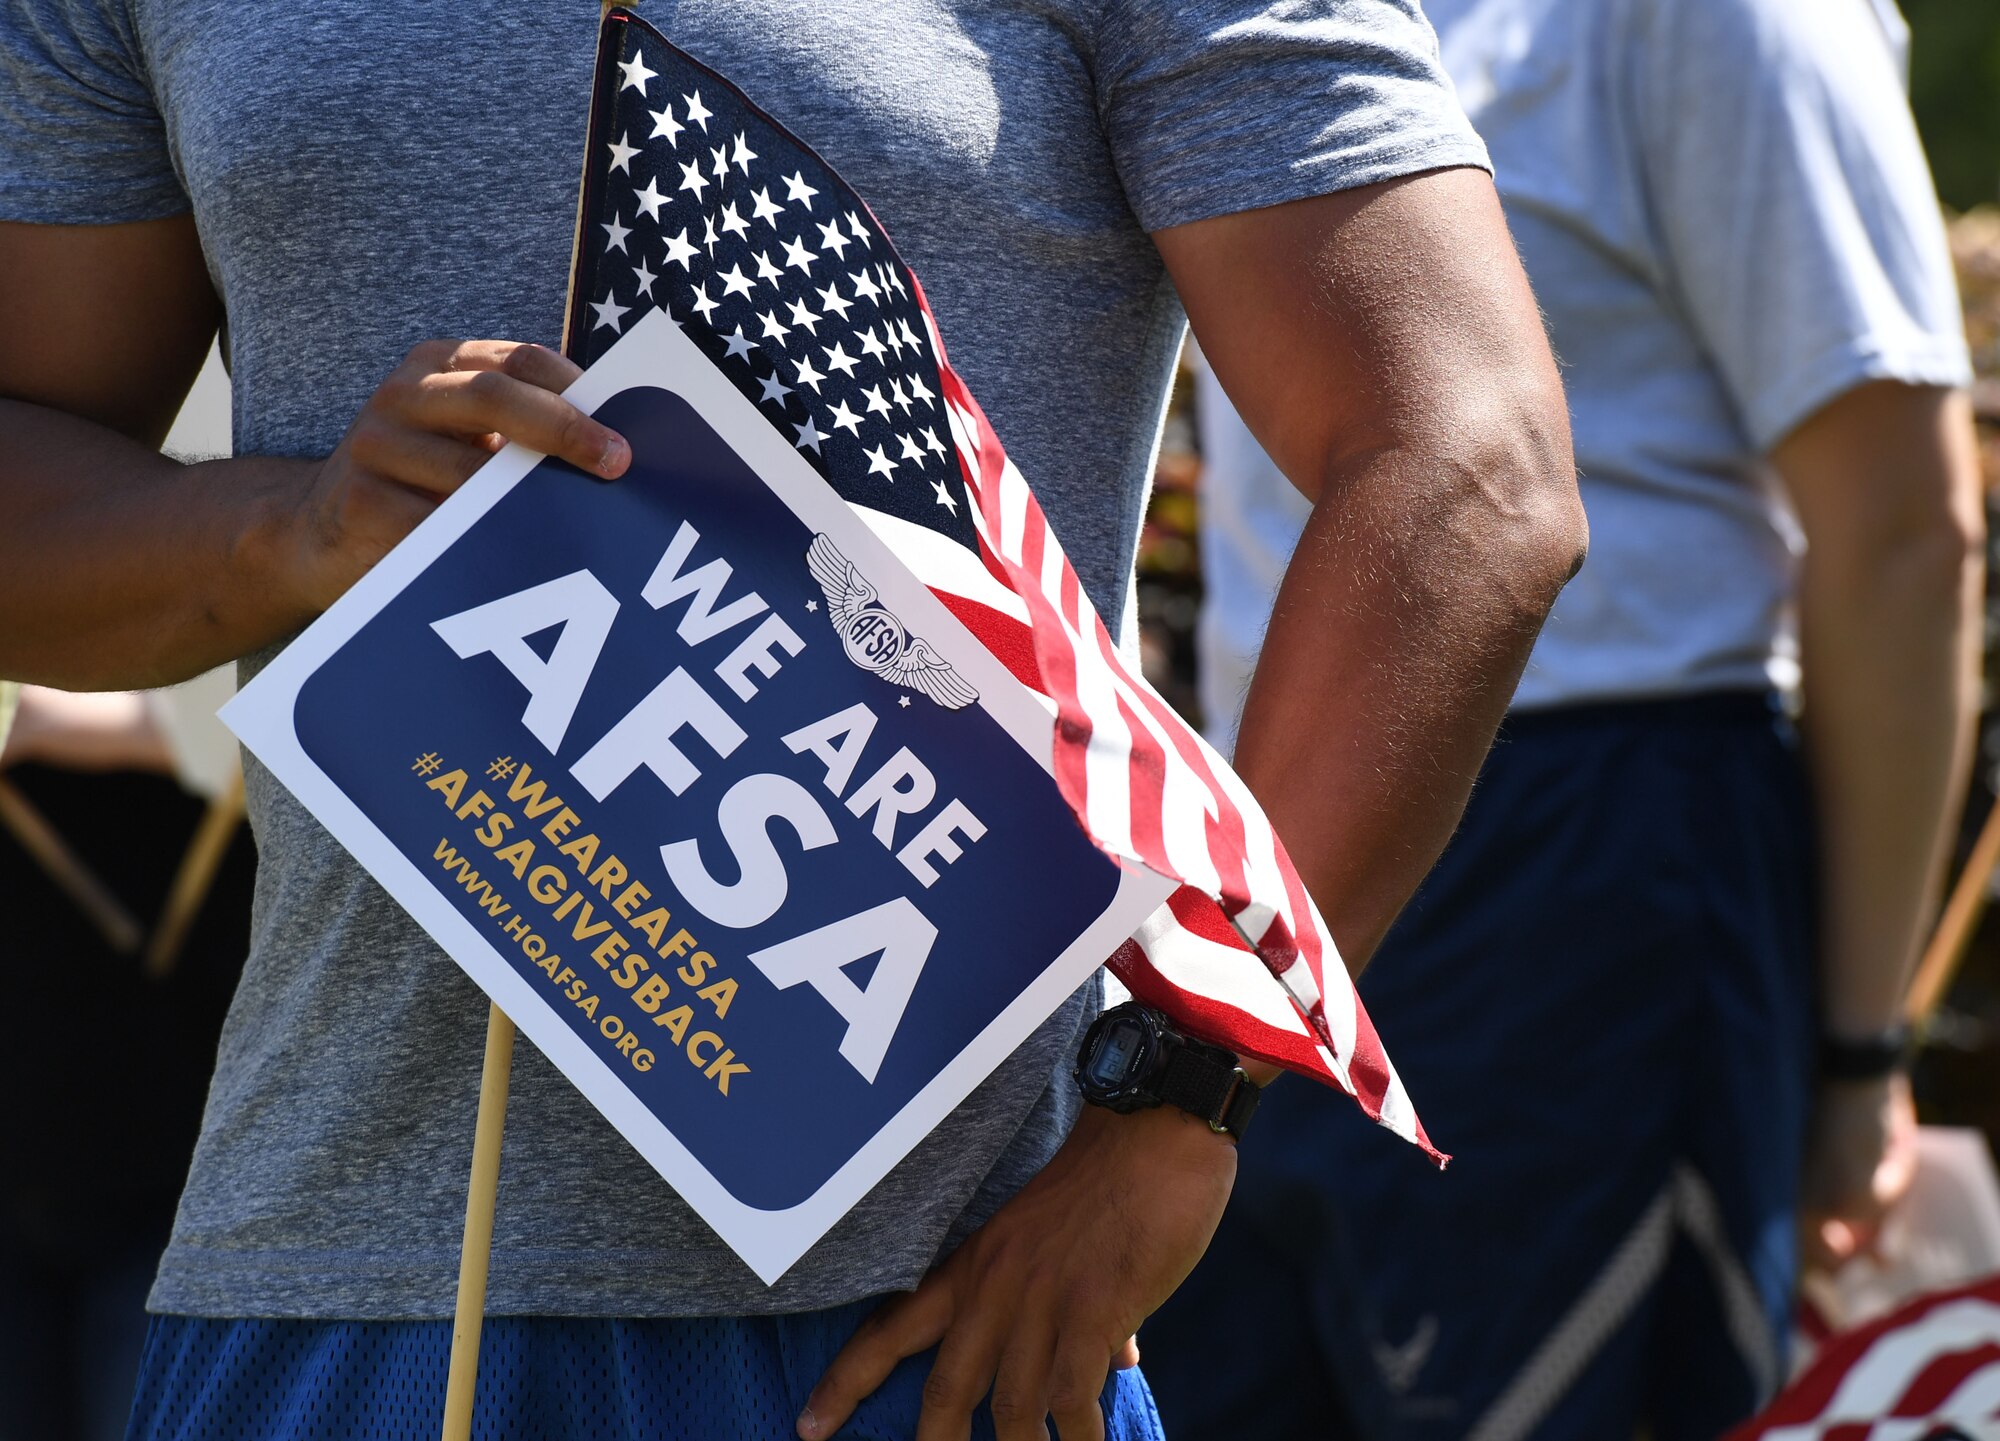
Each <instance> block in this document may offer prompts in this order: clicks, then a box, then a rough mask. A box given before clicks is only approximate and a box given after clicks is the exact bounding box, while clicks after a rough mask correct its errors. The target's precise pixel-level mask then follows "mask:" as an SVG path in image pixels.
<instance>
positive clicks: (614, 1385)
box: [126, 1301, 1162, 1441]
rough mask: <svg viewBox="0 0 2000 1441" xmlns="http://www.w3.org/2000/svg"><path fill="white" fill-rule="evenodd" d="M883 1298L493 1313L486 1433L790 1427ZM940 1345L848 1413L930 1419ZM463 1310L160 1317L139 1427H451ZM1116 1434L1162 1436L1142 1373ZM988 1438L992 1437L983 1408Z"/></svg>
mask: <svg viewBox="0 0 2000 1441" xmlns="http://www.w3.org/2000/svg"><path fill="white" fill-rule="evenodd" d="M873 1305H874V1303H873V1302H869V1301H864V1302H859V1303H857V1304H855V1305H852V1306H843V1307H840V1308H838V1309H836V1310H832V1311H814V1312H807V1313H804V1314H801V1315H795V1316H751V1317H743V1318H728V1319H716V1318H701V1319H691V1320H649V1321H615V1320H599V1319H562V1318H545V1317H519V1316H496V1317H489V1318H488V1319H487V1322H486V1326H485V1330H484V1332H483V1333H482V1337H481V1342H480V1353H479V1390H478V1396H477V1401H476V1403H475V1405H474V1410H473V1423H472V1434H473V1436H474V1437H476V1438H481V1441H501V1438H507V1441H628V1438H629V1441H641V1438H643V1441H789V1438H791V1437H792V1436H793V1435H794V1432H793V1430H792V1425H793V1421H794V1419H795V1418H796V1417H797V1416H798V1413H799V1408H800V1407H801V1406H803V1405H804V1404H805V1399H806V1395H807V1393H808V1392H809V1391H811V1389H812V1386H813V1383H814V1382H815V1381H817V1380H818V1379H819V1377H820V1374H821V1373H822V1372H823V1371H824V1370H825V1369H826V1366H827V1363H828V1362H830V1361H832V1359H833V1357H834V1354H835V1353H836V1352H837V1351H838V1350H839V1349H840V1347H841V1345H842V1344H843V1343H844V1342H845V1341H846V1340H847V1338H848V1336H850V1335H851V1334H852V1333H853V1331H854V1328H855V1327H856V1326H857V1325H858V1324H860V1322H861V1319H862V1317H864V1316H866V1315H867V1314H868V1312H869V1310H870V1309H871V1308H872V1306H873ZM935 1354H936V1353H935V1352H927V1353H925V1354H924V1355H921V1356H913V1357H911V1358H910V1359H909V1360H907V1361H905V1362H904V1363H903V1364H902V1365H901V1366H899V1367H898V1368H897V1369H896V1371H895V1373H894V1374H893V1375H891V1376H890V1378H889V1380H888V1381H887V1382H886V1383H884V1385H883V1386H882V1388H881V1389H880V1390H879V1391H877V1392H876V1393H875V1394H874V1395H873V1396H871V1397H869V1398H868V1399H867V1400H866V1401H864V1402H863V1403H862V1405H861V1407H860V1409H859V1410H858V1411H856V1412H855V1414H854V1417H853V1419H852V1420H850V1421H849V1422H848V1423H847V1425H846V1426H845V1427H843V1428H842V1429H841V1432H840V1434H841V1436H842V1437H843V1438H847V1437H852V1438H854V1441H908V1438H910V1437H911V1436H914V1435H915V1434H916V1429H917V1411H918V1407H919V1405H920V1403H921V1401H922V1397H923V1384H924V1377H925V1376H926V1375H927V1374H928V1373H929V1370H930V1364H931V1361H932V1359H933V1357H934V1356H935ZM450 1359H451V1323H450V1322H449V1321H228V1320H207V1319H201V1318H196V1317H189V1316H156V1317H154V1318H153V1321H152V1327H151V1330H150V1331H149V1332H148V1334H147V1338H146V1351H145V1356H144V1359H143V1360H142V1361H141V1363H140V1368H139V1386H138V1394H137V1395H136V1396H135V1398H134V1400H133V1404H132V1420H131V1423H130V1426H129V1427H128V1429H127V1431H126V1436H127V1438H128V1441H278V1438H284V1441H435V1438H436V1437H437V1434H438V1427H439V1424H440V1422H441V1421H442V1419H443V1416H444V1388H445V1372H446V1369H447V1367H448V1365H449V1362H450ZM1098 1404H1099V1405H1100V1406H1101V1407H1102V1408H1103V1410H1104V1430H1105V1435H1106V1437H1107V1438H1108V1441H1158V1438H1160V1437H1161V1434H1162V1433H1161V1431H1160V1420H1159V1413H1158V1412H1157V1411H1155V1410H1154V1409H1153V1398H1152V1393H1151V1392H1150V1391H1149V1390H1148V1389H1147V1387H1146V1382H1145V1380H1144V1378H1143V1377H1141V1376H1140V1374H1139V1373H1138V1372H1137V1371H1136V1370H1134V1371H1124V1372H1114V1373H1113V1374H1112V1377H1111V1379H1110V1381H1109V1382H1108V1383H1107V1384H1106V1386H1105V1388H1104V1394H1103V1395H1102V1396H1101V1397H1100V1398H1099V1403H1098ZM972 1434H973V1436H974V1437H976V1438H988V1441H990V1438H991V1437H992V1436H993V1419H992V1417H991V1416H989V1415H988V1414H987V1413H986V1411H985V1409H984V1408H983V1407H982V1408H981V1410H980V1411H979V1413H978V1414H977V1415H976V1416H974V1418H973V1426H972Z"/></svg>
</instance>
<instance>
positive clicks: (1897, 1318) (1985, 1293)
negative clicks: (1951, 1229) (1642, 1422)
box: [1727, 1278, 2000, 1441]
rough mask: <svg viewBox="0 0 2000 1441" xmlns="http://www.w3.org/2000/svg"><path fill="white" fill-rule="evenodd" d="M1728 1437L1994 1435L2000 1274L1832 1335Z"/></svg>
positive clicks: (1835, 1439)
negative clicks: (1751, 1418)
mask: <svg viewBox="0 0 2000 1441" xmlns="http://www.w3.org/2000/svg"><path fill="white" fill-rule="evenodd" d="M1727 1441H2000V1278H1993V1279H1989V1280H1986V1281H1983V1282H1981V1283H1979V1284H1978V1285H1975V1286H1967V1287H1964V1288H1963V1289H1960V1290H1955V1291H1941V1292H1935V1293H1933V1294H1931V1295H1928V1296H1923V1297H1920V1298H1919V1299H1917V1300H1916V1301H1913V1302H1911V1303H1910V1304H1909V1305H1907V1306H1904V1307H1903V1308H1902V1309H1900V1310H1898V1311H1895V1312H1892V1313H1891V1314H1890V1315H1887V1316H1884V1317H1883V1318H1882V1319H1881V1320H1879V1321H1875V1322H1872V1323H1871V1324H1869V1325H1867V1326H1863V1327H1860V1328H1858V1329H1857V1330H1853V1331H1849V1332H1847V1333H1846V1334H1844V1335H1840V1336H1836V1337H1834V1338H1833V1339H1832V1340H1831V1341H1828V1342H1827V1343H1826V1344H1825V1345H1824V1346H1823V1347H1821V1349H1820V1350H1819V1351H1818V1353H1817V1354H1815V1356H1814V1357H1813V1362H1812V1364H1811V1365H1810V1366H1808V1367H1807V1368H1806V1370H1805V1372H1804V1373H1803V1374H1802V1375H1801V1376H1799V1377H1798V1379H1797V1380H1795V1381H1793V1382H1792V1384H1791V1385H1790V1386H1789V1387H1787V1388H1786V1389H1785V1391H1784V1392H1783V1393H1782V1394H1780V1395H1779V1397H1778V1399H1777V1400H1775V1401H1773V1402H1772V1403H1771V1405H1770V1406H1769V1407H1768V1408H1767V1409H1766V1410H1765V1411H1764V1413H1763V1414H1762V1415H1761V1416H1759V1417H1758V1418H1757V1419H1756V1420H1754V1421H1752V1422H1750V1423H1749V1424H1748V1425H1745V1426H1743V1427H1742V1428H1740V1429H1738V1430H1736V1431H1732V1432H1731V1433H1730V1434H1729V1436H1728V1438H1727Z"/></svg>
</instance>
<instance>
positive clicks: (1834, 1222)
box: [1799, 1071, 1917, 1271]
mask: <svg viewBox="0 0 2000 1441" xmlns="http://www.w3.org/2000/svg"><path fill="white" fill-rule="evenodd" d="M1916 1174H1917V1110H1916V1106H1915V1104H1914V1103H1913V1102H1912V1100H1911V1098H1910V1078H1909V1077H1908V1076H1906V1075H1904V1074H1902V1073H1901V1072H1900V1071H1899V1072H1896V1073H1895V1074H1893V1075H1889V1076H1885V1077H1883V1078H1882V1079H1881V1080H1879V1081H1828V1082H1827V1083H1826V1084H1825V1085H1824V1086H1822V1087H1821V1088H1820V1095H1819V1105H1818V1107H1817V1109H1816V1110H1815V1113H1814V1116H1813V1129H1812V1136H1811V1139H1810V1141H1809V1142H1808V1146H1807V1151H1806V1172H1805V1185H1804V1189H1803V1192H1802V1195H1801V1198H1800V1202H1801V1204H1800V1213H1799V1241H1800V1246H1801V1249H1802V1250H1803V1252H1804V1255H1805V1261H1806V1264H1807V1265H1809V1266H1814V1267H1817V1268H1819V1269H1821V1270H1826V1271H1832V1270H1837V1269H1838V1268H1840V1267H1841V1266H1843V1265H1845V1264H1846V1263H1847V1262H1849V1261H1851V1260H1853V1259H1854V1258H1855V1257H1856V1256H1858V1255H1860V1254H1862V1253H1863V1252H1864V1251H1867V1250H1870V1249H1871V1248H1873V1246H1874V1245H1875V1243H1876V1240H1877V1239H1878V1238H1879V1236H1880V1235H1881V1231H1882V1221H1883V1218H1884V1217H1885V1216H1887V1215H1888V1213H1889V1212H1890V1211H1891V1210H1893V1209H1894V1208H1895V1205H1896V1203H1897V1202H1898V1201H1900V1200H1902V1199H1903V1197H1904V1195H1905V1194H1906V1193H1907V1192H1908V1191H1909V1189H1910V1183H1911V1182H1912V1181H1914V1180H1915V1179H1916Z"/></svg>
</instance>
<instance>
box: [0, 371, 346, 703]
mask: <svg viewBox="0 0 2000 1441" xmlns="http://www.w3.org/2000/svg"><path fill="white" fill-rule="evenodd" d="M310 467H311V463H310V462H306V461H287V460H273V459H268V458H248V459H240V460H220V461H208V462H204V463H202V464H199V465H182V464H180V463H179V462H177V461H174V460H170V459H168V458H167V457H165V456H162V455H160V454H158V453H157V452H155V451H152V450H150V449H148V448H147V447H145V446H143V445H141V444H139V443H138V442H136V441H133V440H129V439H127V438H126V437H124V436H122V435H119V434H118V433H116V432H115V431H112V430H108V429H106V428H104V427H103V426H100V425H96V424H93V423H91V422H89V421H86V420H80V419H77V418H76V417H74V416H70V415H66V414H63V413H62V412H60V411H55V410H50V409H47V408H45V407H42V406H36V405H28V404H23V403H20V402H15V401H5V400H0V480H4V484H0V675H5V676H8V677H10V678H14V679H19V680H27V681H35V682H39V683H42V684H46V685H53V686H59V687H62V688H64V689H67V690H114V689H118V690H122V689H131V688H139V687H146V686H156V685H166V684H170V683H172V682H175V681H181V680H186V679H187V678H188V677H189V676H193V675H199V674H200V673H201V672H203V671H205V670H208V669H210V668H211V667H213V666H215V665H218V664H220V663H221V662H223V661H226V660H230V659H233V658H234V657H236V656H239V655H242V654H243V653H245V652H246V651H249V650H253V649H255V648H256V647H258V646H260V645H263V644H266V643H267V642H269V641H272V640H276V639H278V638H279V637H281V636H284V635H286V634H289V633H290V632H291V631H293V630H296V629H297V628H298V627H299V626H301V625H303V624H304V623H305V622H306V621H307V620H308V619H310V612H309V610H308V609H307V608H306V607H305V606H303V605H301V604H300V603H298V602H297V601H296V600H293V599H292V598H291V591H290V588H289V587H288V586H287V585H286V584H285V575H284V563H283V554H282V550H283V547H282V540H281V537H282V536H283V534H284V531H285V519H286V517H287V515H288V513H289V512H288V502H289V500H290V498H291V497H292V496H294V495H295V494H296V492H297V488H298V483H299V479H300V476H301V474H302V472H304V471H307V470H309V469H310Z"/></svg>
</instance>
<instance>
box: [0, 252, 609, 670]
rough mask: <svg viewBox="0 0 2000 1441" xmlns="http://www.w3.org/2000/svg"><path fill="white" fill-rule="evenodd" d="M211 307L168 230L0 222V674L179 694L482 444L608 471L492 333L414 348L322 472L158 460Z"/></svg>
mask: <svg viewBox="0 0 2000 1441" xmlns="http://www.w3.org/2000/svg"><path fill="white" fill-rule="evenodd" d="M219 314H220V307H219V306H218V304H217V302H216V299H215V294H214V291H213V289H212V288H211V287H210V285H209V281H208V272H207V269H206V267H205V266H204V264H203V262H202V257H201V249H200V244H199V241H198V239H197V237H196V235H195V230H194V224H193V222H192V220H191V219H189V218H188V217H187V216H179V217H175V218H173V219H168V220H157V221H145V222H141V223H137V224H131V225H109V226H38V225H16V224H0V336H5V337H7V342H8V343H7V346H6V349H5V351H4V352H0V675H5V676H8V677H10V678H14V679H22V680H32V681H40V682H43V683H45V684H49V685H55V686H61V687H63V688H65V689H70V690H109V689H125V688H129V687H137V686H152V685H161V684H165V683H168V682H171V681H178V680H185V679H186V678H187V677H189V676H191V675H197V674H199V673H200V672H202V671H204V670H207V669H209V668H210V667H212V666H214V665H216V664H218V663H219V662H222V661H226V660H230V659H233V658H234V657H236V656H239V655H242V654H243V653H245V652H246V651H249V650H252V649H254V648H256V647H257V646H260V645H263V644H265V643H267V642H269V641H272V640H276V639H278V638H280V637H282V636H284V635H287V634H289V633H290V632H292V631H294V630H296V629H298V628H299V627H300V626H301V625H303V624H304V623H305V622H306V621H308V620H310V619H311V618H312V617H313V616H314V615H316V614H318V612H319V611H321V610H323V609H324V608H325V607H326V606H327V605H329V604H331V603H332V601H333V600H334V599H335V598H336V597H338V596H339V595H340V593H341V592H342V591H344V590H345V589H346V588H347V587H348V586H349V585H351V584H352V583H353V582H354V580H355V579H356V578H357V577H358V576H360V575H361V574H362V573H363V572H364V571H365V570H367V568H368V567H369V566H371V565H373V564H374V563H375V561H376V560H378V559H380V557H381V556H382V555H383V554H384V553H385V552H386V551H387V550H388V549H389V547H390V546H392V545H394V544H395V543H396V541H398V540H400V539H401V538H402V537H403V536H404V535H405V534H407V533H408V531H409V530H410V529H411V528H412V527H413V526H414V525H416V523H417V522H418V521H419V520H421V519H422V518H423V517H424V516H425V515H427V514H428V513H429V512H430V510H431V508H432V507H433V506H434V505H435V504H436V503H437V500H438V499H439V498H440V497H441V496H442V495H444V494H447V493H449V492H450V491H451V490H452V489H454V488H456V486H457V485H459V484H460V483H461V482H462V481H463V480H464V479H465V477H466V476H468V475H470V474H471V473H472V471H473V470H475V469H477V468H478V466H479V465H480V464H481V463H482V462H483V461H484V460H485V459H486V458H487V457H488V456H490V455H491V454H492V452H493V451H494V450H495V449H497V448H498V446H499V445H500V444H501V440H500V437H501V436H503V435H504V436H506V437H509V438H511V439H516V440H520V441H521V442H522V443H523V444H526V445H529V446H532V447H533V448H535V449H537V450H542V451H546V452H549V453H551V454H556V455H560V456H562V457H563V458H564V459H567V460H570V461H571V462H573V463H575V464H577V465H579V466H582V467H584V468H586V469H589V470H592V471H594V472H595V473H597V474H600V475H605V476H612V475H617V474H620V473H622V472H623V470H624V467H625V464H626V461H627V459H628V458H629V457H628V453H627V452H626V451H625V450H624V448H623V447H624V443H623V441H621V440H619V439H618V438H617V437H616V436H614V435H613V434H612V433H611V432H610V431H609V430H607V429H605V428H604V427H603V426H600V425H598V424H597V423H596V422H595V421H592V420H590V419H589V418H588V417H586V416H584V415H583V414H582V413H581V412H579V411H577V410H576V409H575V408H574V407H572V406H570V405H568V404H567V403H566V402H564V401H562V400H561V399H559V398H558V397H557V396H556V395H555V394H553V393H552V392H554V391H557V390H560V389H562V388H563V387H564V386H565V385H567V384H568V383H569V381H570V380H571V379H573V378H574V377H575V375H576V373H577V371H576V367H574V366H573V365H571V364H569V362H567V361H565V360H563V359H561V358H560V357H559V356H556V355H554V354H552V353H551V352H548V351H545V350H540V349H538V348H536V347H533V346H519V345H513V344H510V343H506V342H495V341H475V342H467V343H463V344H461V343H456V342H442V341H439V342H430V343H427V344H422V345H419V346H418V347H417V348H416V349H414V350H413V351H412V352H411V355H410V357H409V359H408V360H406V361H405V362H404V364H403V365H402V366H401V367H399V368H398V370H397V371H396V372H395V373H394V374H393V375H391V376H390V377H389V378H388V380H386V381H385V382H384V384H383V386H382V388H381V389H380V390H378V391H377V392H376V394H375V396H374V397H372V398H371V399H370V401H369V402H368V404H367V406H366V407H364V409H363V411H362V413H361V414H360V416H358V417H357V418H356V420H355V424H354V426H353V428H352V429H350V430H349V432H348V434H347V437H346V438H345V439H344V440H343V441H342V442H341V444H340V446H339V448H338V449H337V450H336V451H335V452H334V454H333V455H332V456H331V457H329V458H327V459H325V460H323V461H322V460H289V459H283V460H281V459H274V458H270V457H256V456H249V457H242V458H238V459H233V460H223V461H210V462H205V463H203V464H200V465H193V466H188V465H182V464H180V463H179V462H177V461H174V460H171V459H169V458H167V457H165V456H162V455H160V454H159V453H158V450H157V449H156V447H157V446H158V445H159V442H160V440H161V438H162V437H163V436H164V435H165V434H166V431H167V427H168V426H169V425H170V424H171V423H172V421H173V417H174V413H175V411H176V410H178V409H179V407H180V403H181V401H182V399H183V398H184V397H185V396H186V394H187V391H188V387H189V386H190V385H191V384H192V383H193V380H194V376H195V373H196V371H197V370H198V369H199V367H200V365H201V361H202V357H203V355H204V354H205V353H206V352H207V350H208V346H209V342H210V340H211V339H212V338H213V336H214V334H215V329H216V324H217V320H218V317H219Z"/></svg>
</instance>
